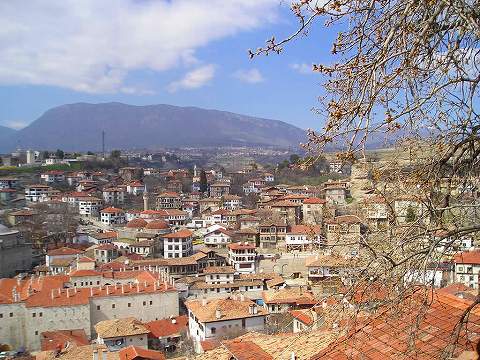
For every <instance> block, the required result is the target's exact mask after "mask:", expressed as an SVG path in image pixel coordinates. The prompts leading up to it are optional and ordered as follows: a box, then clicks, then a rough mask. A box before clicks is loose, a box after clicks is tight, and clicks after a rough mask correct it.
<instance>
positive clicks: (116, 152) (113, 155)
mask: <svg viewBox="0 0 480 360" xmlns="http://www.w3.org/2000/svg"><path fill="white" fill-rule="evenodd" d="M121 155H122V153H121V152H120V150H112V152H111V153H110V158H112V159H120V156H121Z"/></svg>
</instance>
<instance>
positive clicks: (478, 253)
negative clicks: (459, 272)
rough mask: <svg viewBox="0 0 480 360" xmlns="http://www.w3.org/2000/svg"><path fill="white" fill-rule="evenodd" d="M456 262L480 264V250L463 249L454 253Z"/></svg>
mask: <svg viewBox="0 0 480 360" xmlns="http://www.w3.org/2000/svg"><path fill="white" fill-rule="evenodd" d="M454 261H455V263H456V264H480V250H474V251H464V252H461V253H459V254H456V255H455V258H454Z"/></svg>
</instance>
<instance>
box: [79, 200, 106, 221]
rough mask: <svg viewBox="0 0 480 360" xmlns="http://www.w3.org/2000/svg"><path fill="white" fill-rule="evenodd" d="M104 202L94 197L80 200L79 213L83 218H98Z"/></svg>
mask: <svg viewBox="0 0 480 360" xmlns="http://www.w3.org/2000/svg"><path fill="white" fill-rule="evenodd" d="M101 207H102V200H101V199H99V198H96V197H93V196H85V197H80V198H78V212H79V214H80V215H81V216H86V217H98V215H99V211H100V208H101Z"/></svg>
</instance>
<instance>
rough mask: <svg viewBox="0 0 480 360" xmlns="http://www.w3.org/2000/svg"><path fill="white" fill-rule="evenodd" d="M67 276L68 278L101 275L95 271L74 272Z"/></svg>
mask: <svg viewBox="0 0 480 360" xmlns="http://www.w3.org/2000/svg"><path fill="white" fill-rule="evenodd" d="M69 275H70V277H72V276H73V277H83V276H100V275H101V273H100V272H98V271H96V270H74V271H72V272H70V274H69Z"/></svg>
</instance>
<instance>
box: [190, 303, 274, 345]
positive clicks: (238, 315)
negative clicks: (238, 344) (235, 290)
mask: <svg viewBox="0 0 480 360" xmlns="http://www.w3.org/2000/svg"><path fill="white" fill-rule="evenodd" d="M185 305H186V307H187V309H188V327H189V334H190V337H191V338H192V339H193V342H194V346H195V350H196V351H197V352H200V348H201V347H200V342H201V341H205V340H208V339H215V338H217V337H224V336H228V335H232V334H235V333H240V332H245V331H247V332H248V331H262V330H263V329H264V328H265V322H266V316H267V311H266V310H264V309H262V308H260V307H259V306H257V304H256V303H255V302H253V301H251V300H249V299H246V298H244V297H242V298H240V299H233V298H231V297H230V298H227V299H210V300H208V301H207V300H206V299H202V300H190V301H187V302H186V303H185Z"/></svg>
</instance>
